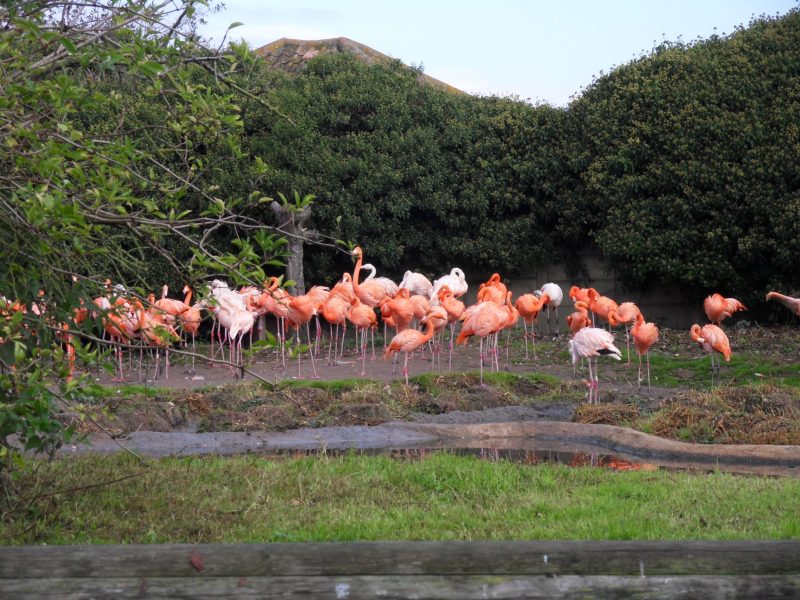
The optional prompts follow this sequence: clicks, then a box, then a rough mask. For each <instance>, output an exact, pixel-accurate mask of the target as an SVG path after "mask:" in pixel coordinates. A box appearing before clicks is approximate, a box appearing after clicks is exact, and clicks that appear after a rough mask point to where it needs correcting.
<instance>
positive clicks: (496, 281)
mask: <svg viewBox="0 0 800 600" xmlns="http://www.w3.org/2000/svg"><path fill="white" fill-rule="evenodd" d="M507 291H508V288H506V285H505V284H504V283H503V282H502V281H500V275H499V274H498V273H493V274H492V276H491V277H490V278H489V280H488V281H487V282H486V283H482V284H480V286H478V302H479V303H480V302H494V303H495V304H503V302H505V300H506V292H507Z"/></svg>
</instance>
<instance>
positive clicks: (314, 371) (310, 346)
mask: <svg viewBox="0 0 800 600" xmlns="http://www.w3.org/2000/svg"><path fill="white" fill-rule="evenodd" d="M306 331H307V333H308V353H309V354H310V355H311V371H312V372H313V373H314V375H313V377H314V379H319V375H317V365H316V364H315V361H314V351H313V346H312V345H311V327H310V326H309V324H308V323H306ZM317 333H319V327H318V328H317ZM318 341H319V339H317V342H318Z"/></svg>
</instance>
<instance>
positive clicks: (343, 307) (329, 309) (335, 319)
mask: <svg viewBox="0 0 800 600" xmlns="http://www.w3.org/2000/svg"><path fill="white" fill-rule="evenodd" d="M334 291H335V288H334V290H332V291H331V293H330V295H329V296H328V299H327V300H325V302H323V303H322V317H323V318H324V319H325V320H326V321H327V322H328V324H329V325H330V328H331V343H330V344H329V346H328V364H329V365H330V364H333V365H335V364H336V359H337V353H338V351H339V326H344V331H342V345H343V346H344V335H345V333H346V331H347V309H348V308H349V307H350V302H349V300H345V299H344V298H342V297H341V296H340V295H338V294H337V295H334ZM334 325H336V339H335V340H334V337H333V326H334ZM331 349H333V362H331Z"/></svg>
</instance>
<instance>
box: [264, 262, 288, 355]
mask: <svg viewBox="0 0 800 600" xmlns="http://www.w3.org/2000/svg"><path fill="white" fill-rule="evenodd" d="M264 287H265V288H266V290H265V291H264V293H263V294H261V296H259V298H258V305H259V306H261V307H263V308H264V310H266V311H267V312H271V313H272V314H273V315H275V319H276V321H277V324H278V329H277V334H278V344H280V347H281V365H282V366H283V367H284V368H286V317H287V316H288V315H289V292H287V291H286V290H285V289H283V288H282V287H281V282H280V279H279V278H278V277H270V278H269V281H265V282H264Z"/></svg>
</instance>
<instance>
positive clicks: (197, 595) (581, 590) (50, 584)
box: [0, 575, 800, 600]
mask: <svg viewBox="0 0 800 600" xmlns="http://www.w3.org/2000/svg"><path fill="white" fill-rule="evenodd" d="M798 589H800V575H770V576H749V577H734V576H727V577H712V576H690V577H685V576H684V577H613V576H592V577H581V576H575V575H569V576H564V577H547V576H542V575H539V576H529V577H524V576H457V577H446V576H348V577H248V578H238V577H228V578H221V577H211V578H205V579H187V578H174V577H167V578H141V579H135V578H123V579H116V578H95V579H74V578H70V579H38V580H36V579H7V580H2V581H0V596H2V597H3V598H15V599H19V600H26V599H31V600H33V599H40V598H41V599H44V600H47V599H55V598H63V599H69V600H84V599H90V598H92V599H93V598H108V597H112V596H113V597H114V598H122V599H125V598H147V599H161V598H163V599H168V598H177V599H182V598H186V599H193V600H195V599H196V600H213V599H218V598H243V599H247V598H289V599H292V598H335V599H337V600H340V599H347V600H359V599H361V598H377V597H380V598H386V599H393V598H398V599H400V598H410V597H413V598H431V599H433V598H437V599H441V600H470V599H472V598H475V599H478V598H500V599H503V598H505V599H519V598H531V599H538V598H542V599H544V598H561V599H579V598H581V599H583V598H597V597H602V598H611V599H625V598H638V599H645V600H650V599H654V600H655V599H662V598H675V597H682V598H703V599H704V600H718V599H728V598H744V597H746V598H758V599H760V600H763V599H783V598H796V597H797V590H798Z"/></svg>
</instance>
